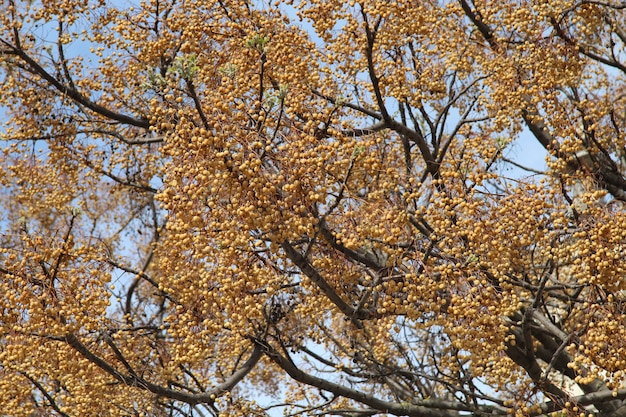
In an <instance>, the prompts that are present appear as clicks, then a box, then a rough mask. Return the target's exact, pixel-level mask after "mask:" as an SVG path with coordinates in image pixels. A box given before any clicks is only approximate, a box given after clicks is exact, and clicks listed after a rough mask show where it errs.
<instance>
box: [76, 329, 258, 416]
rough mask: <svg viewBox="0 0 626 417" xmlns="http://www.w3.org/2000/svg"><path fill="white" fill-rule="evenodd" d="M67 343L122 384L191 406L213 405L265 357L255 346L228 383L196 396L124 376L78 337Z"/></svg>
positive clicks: (134, 377) (133, 375)
mask: <svg viewBox="0 0 626 417" xmlns="http://www.w3.org/2000/svg"><path fill="white" fill-rule="evenodd" d="M65 341H66V342H67V344H69V345H70V346H71V347H72V348H74V349H75V350H76V351H77V352H78V353H80V354H81V355H82V356H83V357H84V358H85V359H87V360H89V361H90V362H92V363H94V364H95V365H96V366H98V367H99V368H100V369H102V370H103V371H105V372H107V373H108V374H110V375H112V376H113V377H114V378H115V379H117V380H118V381H120V382H122V383H123V384H125V385H128V386H130V387H137V388H140V389H144V390H148V391H150V392H152V393H153V394H156V395H158V396H161V397H166V398H170V399H172V400H177V401H182V402H184V403H187V404H191V405H195V404H213V403H214V402H215V398H217V397H219V396H221V395H224V394H225V393H227V392H229V391H230V390H232V389H233V388H234V387H235V385H237V384H238V383H239V382H240V381H241V380H242V379H243V378H244V377H245V376H246V375H248V374H249V373H250V371H252V369H253V368H254V367H255V366H256V364H257V363H258V362H259V360H260V359H261V357H262V356H263V350H262V348H261V346H259V345H258V344H254V348H253V350H252V353H251V354H250V357H249V358H248V360H247V361H246V362H245V363H244V364H243V365H242V366H241V368H239V369H238V370H236V371H235V372H234V373H233V374H232V375H231V376H230V377H228V379H226V381H224V382H223V383H221V384H219V385H218V386H216V387H215V388H213V389H212V390H210V391H207V392H203V393H198V394H196V393H187V392H182V391H176V390H173V389H170V388H165V387H162V386H160V385H157V384H153V383H151V382H148V381H146V380H145V379H144V378H142V377H140V376H138V375H136V374H134V373H133V374H123V373H122V372H120V371H118V370H117V369H115V367H113V366H112V365H111V364H109V363H108V362H107V361H105V360H104V359H102V358H100V357H99V356H98V355H96V354H95V353H93V352H92V351H90V350H89V349H88V348H87V346H85V345H84V344H83V343H81V341H80V340H78V337H76V335H74V334H68V335H67V336H66V337H65Z"/></svg>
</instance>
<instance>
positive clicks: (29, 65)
mask: <svg viewBox="0 0 626 417" xmlns="http://www.w3.org/2000/svg"><path fill="white" fill-rule="evenodd" d="M0 43H2V44H3V45H4V46H5V47H6V48H8V49H5V50H3V51H2V53H3V54H7V55H14V56H16V57H18V58H19V59H21V60H22V61H23V62H24V63H25V64H26V67H25V68H24V69H25V70H27V71H28V72H30V73H31V74H34V75H38V76H39V77H41V78H43V79H44V80H45V81H47V82H48V83H49V84H50V85H51V86H53V87H54V88H56V89H57V90H58V91H59V92H60V93H62V94H63V95H65V96H67V97H69V98H71V99H72V100H74V101H75V102H76V103H78V104H81V105H83V106H85V107H87V108H88V109H89V110H92V111H94V112H95V113H98V114H99V115H101V116H102V117H105V118H107V119H110V120H115V121H116V122H119V123H122V124H126V125H131V126H136V127H140V128H143V129H148V128H149V127H150V121H149V120H148V119H146V118H139V119H138V118H135V117H132V116H128V115H125V114H120V113H116V112H114V111H112V110H110V109H107V108H106V107H104V106H101V105H99V104H97V103H94V102H93V101H91V100H90V99H88V98H87V97H85V96H84V95H82V94H81V93H80V92H79V91H78V90H76V89H75V88H72V87H71V86H67V85H65V84H63V83H62V82H61V81H59V80H58V79H56V78H55V77H53V76H52V75H51V74H50V73H49V72H48V71H46V70H45V69H44V68H43V67H42V66H41V65H39V63H38V62H37V61H35V60H34V59H33V58H32V57H31V56H30V55H28V54H27V53H26V52H25V51H24V50H23V49H21V48H19V47H18V46H15V45H12V44H11V43H10V42H7V41H6V40H4V39H0Z"/></svg>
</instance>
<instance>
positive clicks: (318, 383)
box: [255, 340, 506, 417]
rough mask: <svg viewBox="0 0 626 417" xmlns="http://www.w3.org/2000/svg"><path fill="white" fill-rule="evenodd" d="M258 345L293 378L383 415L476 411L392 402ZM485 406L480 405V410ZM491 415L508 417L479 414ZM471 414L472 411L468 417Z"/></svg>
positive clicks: (440, 403) (428, 416) (441, 416)
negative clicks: (324, 376)
mask: <svg viewBox="0 0 626 417" xmlns="http://www.w3.org/2000/svg"><path fill="white" fill-rule="evenodd" d="M255 343H256V345H257V346H260V347H261V349H262V350H263V352H264V353H265V354H266V355H267V356H268V357H269V358H270V359H271V360H272V361H273V362H274V363H276V364H277V365H278V366H280V367H281V368H282V369H283V370H284V371H285V372H286V373H287V374H288V375H289V376H290V377H291V378H293V379H294V380H296V381H298V382H301V383H303V384H307V385H310V386H313V387H316V388H319V389H321V390H323V391H327V392H330V393H332V394H335V395H338V396H342V397H345V398H350V399H352V400H355V401H358V402H360V403H361V404H365V405H368V406H370V407H372V408H375V409H377V410H380V411H381V412H385V413H389V414H393V415H396V416H410V417H411V416H414V417H459V416H461V415H465V416H471V415H473V414H471V412H472V411H474V410H472V409H470V408H469V407H468V406H467V405H465V404H463V403H460V402H455V401H446V400H439V399H432V398H431V399H427V400H415V401H413V402H410V403H409V402H388V401H384V400H381V399H378V398H376V397H374V396H373V395H371V394H366V393H364V392H361V391H357V390H354V389H351V388H348V387H345V386H343V385H339V384H337V383H334V382H331V381H328V380H325V379H322V378H318V377H316V376H313V375H311V374H309V373H307V372H304V371H303V370H301V369H300V368H298V367H297V366H296V365H295V364H294V362H293V361H292V360H291V359H290V358H288V357H284V356H282V355H281V354H280V353H279V352H278V351H277V350H276V349H275V348H273V347H272V346H270V345H269V344H268V343H265V342H263V341H261V340H255ZM480 407H481V406H479V408H480ZM487 410H488V412H489V413H490V414H492V415H505V414H506V410H504V409H503V410H497V409H495V408H493V407H489V406H485V411H482V410H481V412H479V413H476V415H479V414H483V413H484V412H486V411H487ZM467 412H470V414H468V413H467Z"/></svg>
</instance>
